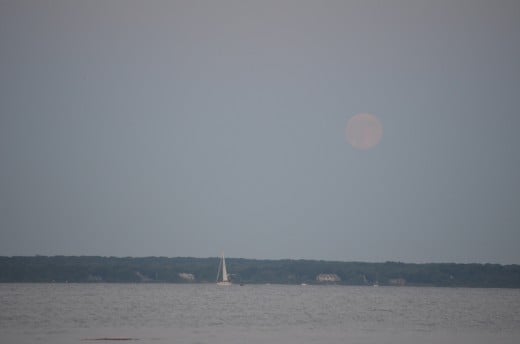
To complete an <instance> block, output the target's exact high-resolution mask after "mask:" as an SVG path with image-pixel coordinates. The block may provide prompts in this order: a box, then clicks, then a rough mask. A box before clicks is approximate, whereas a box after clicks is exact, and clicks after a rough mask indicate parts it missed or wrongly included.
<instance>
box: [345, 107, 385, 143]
mask: <svg viewBox="0 0 520 344" xmlns="http://www.w3.org/2000/svg"><path fill="white" fill-rule="evenodd" d="M346 135H347V141H348V142H349V143H350V144H351V145H352V147H354V148H357V149H361V150H367V149H370V148H373V147H375V146H377V144H378V143H379V142H380V141H381V138H382V137H383V126H382V125H381V122H380V121H379V120H378V119H377V117H376V116H374V115H372V114H369V113H360V114H357V115H355V116H353V117H351V118H350V119H349V120H348V122H347V129H346Z"/></svg>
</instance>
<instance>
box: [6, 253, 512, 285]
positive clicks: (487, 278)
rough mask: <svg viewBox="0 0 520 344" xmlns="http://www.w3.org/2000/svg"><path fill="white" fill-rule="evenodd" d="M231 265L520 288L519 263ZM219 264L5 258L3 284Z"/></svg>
mask: <svg viewBox="0 0 520 344" xmlns="http://www.w3.org/2000/svg"><path fill="white" fill-rule="evenodd" d="M226 263H227V264H226V265H227V267H228V271H229V273H230V275H231V276H230V277H231V279H232V280H233V281H234V282H235V283H247V284H256V283H279V284H302V283H305V284H318V283H322V282H320V281H318V280H317V276H319V275H320V274H330V275H335V276H337V277H338V279H337V280H336V281H335V282H334V283H335V284H343V285H374V284H377V285H413V286H439V287H496V288H519V287H520V265H499V264H456V263H428V264H411V263H401V262H384V263H366V262H339V261H322V260H290V259H283V260H257V259H243V258H226ZM218 264H219V258H218V257H213V258H191V257H176V258H168V257H140V258H135V257H100V256H19V257H0V283H9V282H62V283H63V282H70V283H84V282H85V283H88V282H90V283H95V282H109V283H110V282H118V283H121V282H131V283H140V282H145V283H193V282H195V283H214V282H215V280H216V275H217V269H218ZM186 276H192V277H193V279H191V278H190V279H187V278H186Z"/></svg>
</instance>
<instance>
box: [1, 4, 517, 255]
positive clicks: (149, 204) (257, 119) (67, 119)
mask: <svg viewBox="0 0 520 344" xmlns="http://www.w3.org/2000/svg"><path fill="white" fill-rule="evenodd" d="M519 61H520V2H519V1H517V0H511V1H477V0H468V1H461V0H454V1H420V0H409V1H401V0H399V1H395V0H392V1H365V0H360V1H347V0H345V1H284V0H277V1H238V0H237V1H191V0H190V1H122V0H121V1H119V0H115V1H70V0H65V1H44V0H41V1H36V0H35V1H22V0H13V1H8V0H0V255H35V254H42V255H105V256H193V257H207V256H217V255H218V254H219V253H220V252H221V251H222V250H223V251H225V253H226V255H227V256H231V257H247V258H293V259H299V258H309V259H327V260H346V261H351V260H353V261H387V260H392V261H405V262H462V263H466V262H482V263H486V262H491V263H503V264H510V263H515V264H520V250H519V249H518V247H519V244H520V181H519V177H520V152H519V148H520V135H519V130H520V62H519ZM358 114H361V115H360V116H358V117H356V118H357V119H359V118H361V119H362V120H365V121H366V122H365V123H363V122H362V120H359V122H352V121H351V122H349V119H351V118H352V117H353V116H355V115H358ZM369 114H370V115H369ZM353 121H356V119H354V120H353ZM347 122H349V123H350V124H349V126H348V128H349V129H348V130H347Z"/></svg>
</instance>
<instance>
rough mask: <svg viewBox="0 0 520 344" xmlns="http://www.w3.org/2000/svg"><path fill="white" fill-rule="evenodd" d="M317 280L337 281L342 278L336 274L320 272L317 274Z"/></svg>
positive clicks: (323, 281) (324, 281) (322, 281)
mask: <svg viewBox="0 0 520 344" xmlns="http://www.w3.org/2000/svg"><path fill="white" fill-rule="evenodd" d="M316 281H317V282H320V283H335V282H339V281H341V278H340V277H339V276H338V275H336V274H319V275H317V276H316Z"/></svg>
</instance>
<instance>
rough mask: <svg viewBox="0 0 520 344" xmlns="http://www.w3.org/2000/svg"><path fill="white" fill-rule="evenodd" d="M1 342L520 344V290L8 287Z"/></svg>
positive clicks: (3, 294) (1, 308)
mask: <svg viewBox="0 0 520 344" xmlns="http://www.w3.org/2000/svg"><path fill="white" fill-rule="evenodd" d="M0 338H1V339H0V342H1V343H57V344H59V343H89V342H91V343H103V342H106V343H110V342H116V341H111V340H108V339H115V338H131V339H132V341H128V342H130V343H132V342H136V343H157V344H160V343H189V344H201V343H212V344H224V343H226V344H229V343H253V344H254V343H347V344H348V343H387V344H393V343H400V344H408V343H409V344H412V343H414V344H415V343H486V344H487V343H498V344H501V343H515V344H517V343H520V290H514V289H451V288H412V287H402V288H398V287H395V288H394V287H379V288H374V287H345V286H280V285H245V286H243V287H240V286H238V285H233V286H230V287H218V286H216V285H201V284H193V285H178V284H0ZM95 339H97V340H95ZM99 339H103V340H99ZM117 342H119V341H117ZM125 342H126V341H125Z"/></svg>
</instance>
